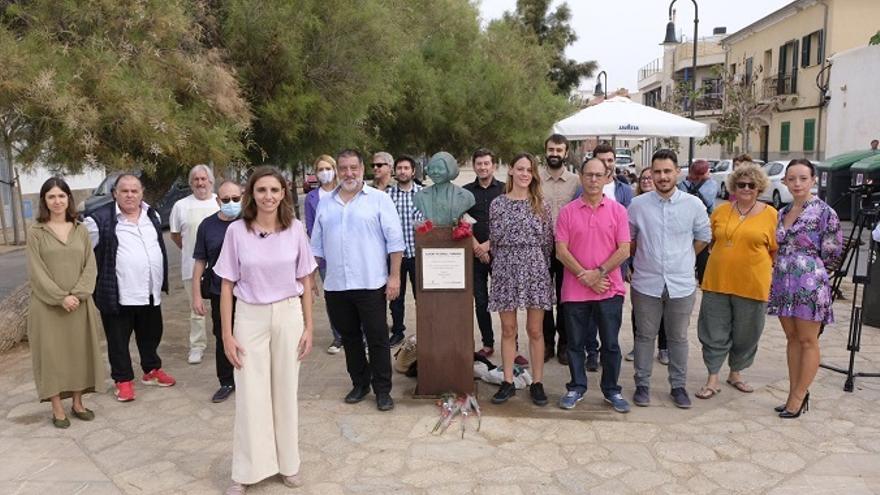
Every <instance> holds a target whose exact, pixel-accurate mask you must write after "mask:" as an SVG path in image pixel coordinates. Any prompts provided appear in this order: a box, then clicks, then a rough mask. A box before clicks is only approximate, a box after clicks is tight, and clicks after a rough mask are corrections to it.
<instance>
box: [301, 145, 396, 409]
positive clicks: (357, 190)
mask: <svg viewBox="0 0 880 495" xmlns="http://www.w3.org/2000/svg"><path fill="white" fill-rule="evenodd" d="M336 170H337V174H338V176H339V181H340V185H339V187H338V188H336V190H334V191H333V192H332V193H330V195H329V196H327V197H326V198H324V200H322V201H320V202H319V203H318V210H317V211H316V212H315V224H314V226H313V227H312V241H311V244H312V251H313V254H314V255H315V257H316V258H323V259H324V260H325V261H326V262H327V278H326V279H325V280H324V293H325V298H326V301H327V312H328V314H329V315H330V322H331V323H332V324H333V326H334V327H336V329H337V330H339V333H340V334H341V335H342V345H343V349H344V351H345V366H346V368H347V369H348V374H349V376H350V377H351V381H352V385H353V388H352V390H351V392H349V393H348V395H346V396H345V402H346V403H348V404H354V403H356V402H360V401H362V400H363V399H364V397H366V396H367V394H368V393H370V386H371V385H372V388H373V392H374V393H375V394H376V406H377V407H378V409H379V410H380V411H390V410H391V409H393V408H394V401H393V400H392V399H391V348H390V346H389V340H388V327H387V326H386V324H387V323H386V319H385V314H386V313H385V311H386V310H385V303H386V300H387V301H393V300H395V299H397V296H398V295H399V294H400V261H401V258H402V257H403V251H404V249H405V247H406V246H405V244H404V241H403V231H402V229H401V226H400V217H399V216H398V215H397V209H396V208H395V207H394V202H393V201H392V200H391V197H390V196H388V195H387V194H385V193H384V192H381V191H379V190H377V189H374V188H372V187H370V186H367V185H365V184H364V162H363V159H362V158H361V155H360V153H358V152H357V151H355V150H350V149H348V150H343V151H341V152H340V153H339V154H338V155H337V156H336ZM386 259H390V261H389V262H387V263H386ZM389 265H390V269H389ZM364 336H366V340H367V345H368V346H369V349H370V358H369V360H367V356H366V353H365V351H364V342H363V338H364Z"/></svg>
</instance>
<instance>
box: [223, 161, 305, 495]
mask: <svg viewBox="0 0 880 495" xmlns="http://www.w3.org/2000/svg"><path fill="white" fill-rule="evenodd" d="M290 196H291V195H290V193H289V191H288V190H287V187H286V186H285V180H284V177H283V176H282V175H281V173H280V172H279V171H278V170H277V169H275V168H274V167H259V168H257V169H256V170H255V171H254V173H253V175H251V178H250V180H248V183H247V187H246V189H245V193H244V199H243V203H244V206H243V208H242V214H241V219H239V220H236V221H234V222H232V224H231V225H230V226H229V227H228V228H227V230H226V238H225V239H224V241H223V249H222V251H221V252H220V258H219V259H218V260H217V264H216V265H215V266H214V273H216V274H217V276H219V277H220V278H222V279H223V283H222V286H221V289H220V319H221V325H222V332H223V348H224V350H225V352H226V357H227V358H229V362H230V363H232V365H233V366H234V367H235V371H234V376H235V390H236V392H235V393H236V396H237V398H236V399H235V422H234V429H233V437H232V438H233V441H232V481H233V483H232V485H231V486H230V487H229V488H228V489H227V491H226V494H227V495H241V494H243V493H244V492H245V489H246V486H247V485H250V484H254V483H257V482H259V481H260V480H262V479H264V478H267V477H269V476H272V475H274V474H281V478H282V481H283V482H284V484H285V485H287V486H290V487H294V486H299V485H301V484H302V480H301V477H300V455H299V412H298V407H299V406H298V403H297V389H298V388H299V366H300V361H302V359H303V358H305V357H306V355H307V354H308V353H309V351H311V348H312V287H311V285H312V276H311V275H312V272H314V271H315V268H316V266H317V265H316V263H315V257H314V256H313V255H312V250H311V248H310V247H309V239H308V237H307V236H306V231H305V228H303V225H302V223H301V222H300V221H299V220H297V219H296V218H294V217H293V204H292V201H291V197H290ZM267 253H271V254H272V255H271V256H267V255H266V254H267ZM233 295H235V297H236V302H235V324H234V325H233V322H232V315H233V311H232V309H233V308H232V305H233ZM233 331H234V333H233Z"/></svg>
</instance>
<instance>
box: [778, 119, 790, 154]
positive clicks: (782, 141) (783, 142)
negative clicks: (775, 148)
mask: <svg viewBox="0 0 880 495" xmlns="http://www.w3.org/2000/svg"><path fill="white" fill-rule="evenodd" d="M780 130H781V131H782V132H781V135H780V136H779V151H781V152H783V153H788V145H789V139H790V137H791V122H783V123H782V124H781V125H780Z"/></svg>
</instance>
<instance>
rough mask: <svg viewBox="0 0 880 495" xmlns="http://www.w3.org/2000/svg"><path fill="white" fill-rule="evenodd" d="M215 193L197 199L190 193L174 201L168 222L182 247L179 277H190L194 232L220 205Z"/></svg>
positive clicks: (194, 240)
mask: <svg viewBox="0 0 880 495" xmlns="http://www.w3.org/2000/svg"><path fill="white" fill-rule="evenodd" d="M216 197H217V196H216V195H215V194H211V197H210V198H208V199H198V198H196V197H195V196H193V195H192V194H190V195H189V196H187V197H185V198H183V199H181V200H179V201H178V202H177V203H174V206H173V207H172V208H171V218H169V219H168V224H169V226H170V227H171V233H172V234H180V237H181V243H182V244H183V247H182V248H181V250H180V277H181V278H182V279H183V280H190V279H192V273H193V265H194V262H193V250H194V249H195V246H196V233H197V232H198V229H199V224H201V223H202V220H204V219H206V218H208V217H209V216H211V215H213V214H214V213H217V212H218V211H219V210H220V206H219V205H218V204H217V199H216Z"/></svg>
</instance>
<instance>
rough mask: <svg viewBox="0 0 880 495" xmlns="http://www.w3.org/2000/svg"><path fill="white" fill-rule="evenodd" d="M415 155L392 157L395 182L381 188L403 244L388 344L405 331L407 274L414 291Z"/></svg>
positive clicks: (417, 217) (393, 343)
mask: <svg viewBox="0 0 880 495" xmlns="http://www.w3.org/2000/svg"><path fill="white" fill-rule="evenodd" d="M415 163H416V161H415V159H414V158H412V157H411V156H407V155H402V156H399V157H397V160H395V161H394V175H395V177H396V178H397V184H395V185H393V186H391V187H389V188H388V189H387V190H386V191H385V192H387V193H388V196H390V197H391V200H392V201H394V207H395V208H397V215H398V216H399V217H400V228H401V230H402V231H403V241H404V244H405V245H406V248H405V249H404V251H403V259H402V260H401V262H400V295H399V296H397V298H396V299H394V300H393V301H391V304H390V309H391V342H390V344H391V347H395V346H397V345H399V344H400V343H401V342H403V333H404V332H405V331H406V325H405V324H404V316H405V314H406V313H405V308H406V279H407V277H409V283H410V286H412V290H413V297H415V294H416V237H415V234H416V229H415V225H416V223H417V222H418V221H419V220H420V219H421V214H420V213H419V212H418V210H416V207H415V203H413V196H414V195H415V193H416V192H418V191H419V190H420V189H421V188H422V186H420V185H418V184H416V183H415V182H413V175H414V174H415V170H416V166H415Z"/></svg>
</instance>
